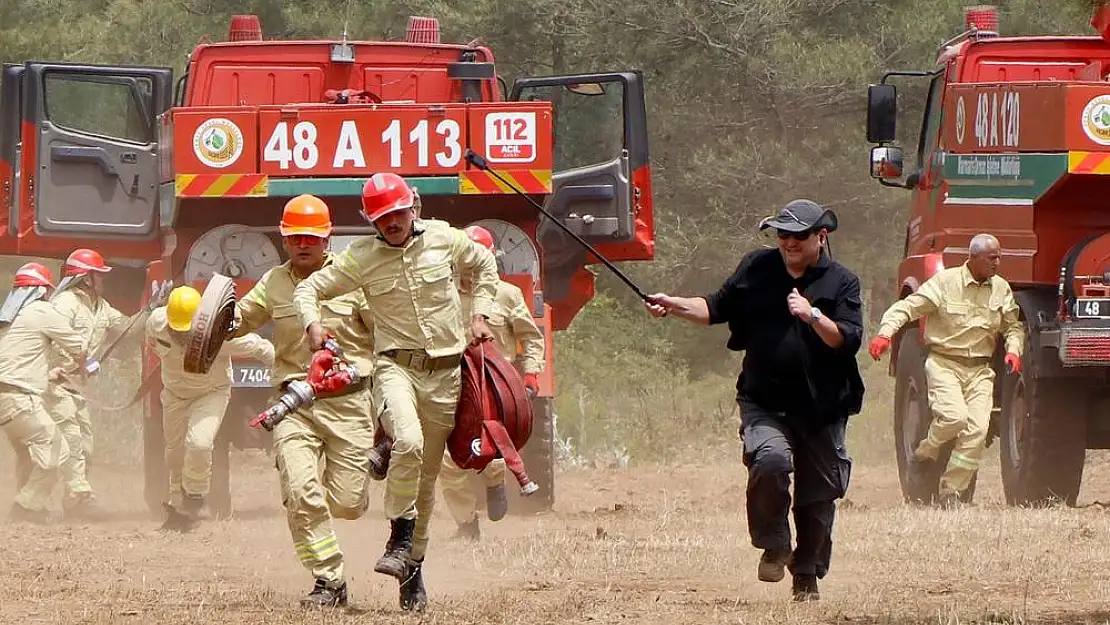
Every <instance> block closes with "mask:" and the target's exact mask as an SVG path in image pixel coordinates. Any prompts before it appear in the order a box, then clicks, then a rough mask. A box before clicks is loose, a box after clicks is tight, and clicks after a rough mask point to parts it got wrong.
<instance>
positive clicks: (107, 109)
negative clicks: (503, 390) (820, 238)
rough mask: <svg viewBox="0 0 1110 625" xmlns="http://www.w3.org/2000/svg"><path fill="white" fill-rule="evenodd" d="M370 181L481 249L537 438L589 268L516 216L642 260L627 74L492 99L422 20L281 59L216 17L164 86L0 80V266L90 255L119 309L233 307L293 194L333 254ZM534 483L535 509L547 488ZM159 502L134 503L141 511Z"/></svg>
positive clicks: (569, 244) (32, 72)
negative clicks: (541, 351) (511, 333)
mask: <svg viewBox="0 0 1110 625" xmlns="http://www.w3.org/2000/svg"><path fill="white" fill-rule="evenodd" d="M468 151H469V152H473V153H475V154H477V155H478V156H481V157H483V158H484V159H485V160H486V162H487V163H488V164H489V168H490V170H492V173H491V171H485V170H483V169H479V168H478V167H476V166H475V165H474V164H473V163H472V162H471V161H470V160H468V159H467V153H468ZM379 171H390V172H395V173H398V174H399V175H401V176H403V177H405V179H406V180H407V181H408V182H409V183H410V184H411V185H413V186H415V187H416V188H417V189H418V191H419V193H420V195H421V198H422V215H423V216H425V217H432V218H436V219H442V220H446V221H449V222H451V223H452V224H453V225H456V226H458V227H464V226H466V225H470V224H473V223H477V224H480V225H484V226H486V227H487V228H488V229H490V230H491V231H492V232H493V234H494V237H495V242H496V243H497V245H498V248H499V250H500V256H499V264H500V266H501V269H502V273H503V277H504V278H505V279H506V280H509V281H511V282H513V283H514V284H517V285H518V286H520V287H521V289H522V291H523V292H524V294H525V297H526V301H527V302H528V303H529V304H530V307H531V309H532V313H533V317H534V319H535V320H536V323H537V324H538V325H539V326H540V327H541V328H542V329H543V331H544V333H545V335H546V336H547V337H548V338H547V353H548V362H547V368H546V370H545V372H544V374H543V375H542V376H541V379H540V385H541V393H540V395H541V400H542V402H546V403H545V404H544V405H543V406H541V407H540V409H539V410H538V411H537V418H538V419H539V420H541V421H542V419H541V418H540V413H545V414H546V415H547V416H546V417H544V418H545V419H546V420H547V421H551V420H552V418H553V409H552V407H551V403H552V397H553V393H554V390H555V366H554V365H555V363H554V360H553V353H554V349H553V344H552V343H551V336H552V333H553V332H555V331H558V330H562V329H564V328H566V327H568V325H569V324H570V323H571V321H572V320H573V319H574V317H575V315H576V314H577V313H578V311H579V310H581V308H582V307H583V306H584V305H585V304H586V303H588V302H589V301H590V299H591V298H592V297H593V295H594V282H595V277H596V273H595V271H594V270H593V269H592V267H591V266H590V265H592V264H594V263H597V262H599V261H598V259H597V258H594V257H593V256H592V255H591V254H590V253H588V252H586V251H585V250H584V249H583V248H582V246H581V245H580V244H579V243H577V242H576V241H575V240H574V239H573V238H572V237H570V236H568V235H567V234H566V232H564V231H563V229H562V228H559V227H557V226H556V225H555V224H553V223H552V222H551V221H550V219H549V218H548V217H546V216H544V215H541V214H540V213H539V212H538V211H536V210H535V208H534V207H532V206H531V205H530V204H529V203H528V201H527V200H526V198H525V197H524V196H527V197H531V198H533V199H535V200H536V201H537V202H540V203H541V204H542V205H543V206H544V207H545V210H546V211H547V212H548V213H549V214H550V216H551V217H552V218H554V219H555V220H558V221H559V222H561V223H562V224H563V225H564V226H566V227H567V228H568V229H570V230H571V231H572V232H575V233H576V234H578V235H579V236H581V237H582V238H583V239H585V240H586V241H588V242H589V243H590V244H591V245H593V246H594V247H595V248H596V249H597V250H598V252H599V253H601V254H604V255H606V257H607V258H608V259H609V260H612V261H639V260H651V259H652V258H653V257H654V218H653V212H652V192H651V166H650V160H649V153H648V137H647V116H646V104H645V97H644V81H643V77H642V74H641V73H640V72H638V71H635V70H629V71H624V70H621V71H613V72H607V73H600V74H581V75H571V76H545V77H530V78H518V79H516V80H515V81H513V82H512V83H511V84H510V83H508V82H507V81H506V80H505V79H504V78H503V77H501V76H500V75H498V74H497V72H496V69H495V65H494V59H493V53H492V51H491V50H490V49H489V48H487V47H485V46H478V45H464V44H451V43H443V42H441V41H440V40H439V27H438V22H436V21H435V20H434V19H431V18H410V21H409V28H408V31H407V34H406V36H405V38H404V39H400V40H395V41H354V40H347V39H345V38H344V39H339V40H314V41H280V40H273V39H266V38H265V37H263V35H262V29H261V24H260V23H259V21H258V19H257V17H255V16H235V17H233V18H232V21H231V25H230V28H229V36H228V40H227V41H222V42H202V43H200V44H198V45H197V46H196V47H195V48H194V49H193V51H192V53H191V54H190V55H189V59H188V62H187V65H186V68H185V71H184V72H183V74H182V75H181V76H180V77H178V78H176V79H175V78H174V76H173V71H172V70H171V69H170V68H163V67H124V66H102V65H83V64H63V63H39V62H31V63H26V64H23V65H6V66H4V68H3V74H2V78H0V189H3V193H4V194H3V195H0V253H4V254H18V255H35V256H47V257H54V258H62V257H64V256H65V255H66V254H68V253H69V251H71V250H72V249H73V248H74V247H78V246H88V247H94V248H96V249H98V250H101V251H102V252H103V253H104V255H105V256H106V257H107V258H108V259H109V261H110V262H112V263H113V264H115V265H116V266H122V267H132V268H133V271H132V272H131V273H128V272H127V271H125V272H123V273H122V274H121V279H120V280H119V281H118V282H119V286H118V294H119V297H121V298H123V299H124V300H126V301H127V304H129V305H131V306H137V305H138V304H139V303H140V302H141V301H145V298H146V297H147V296H148V295H149V294H150V293H151V292H152V290H153V288H154V287H156V286H157V284H159V283H160V282H161V281H163V280H173V282H174V283H175V284H180V283H189V284H194V285H196V286H197V287H198V288H202V289H203V287H204V285H205V284H206V283H207V280H208V279H209V278H210V277H211V276H212V275H213V273H215V272H219V273H221V274H223V275H226V276H229V277H231V278H233V279H234V280H235V281H236V285H237V290H238V292H239V294H240V295H242V294H243V293H245V292H246V290H247V289H249V288H250V287H251V285H252V284H253V283H254V281H255V280H257V279H258V278H260V277H261V276H262V274H263V273H264V272H265V271H266V270H268V269H269V268H270V267H272V266H274V265H277V264H279V263H281V262H284V260H285V258H284V256H285V255H284V252H283V250H282V247H281V241H280V236H279V235H278V233H277V223H278V221H279V219H280V215H281V210H282V207H283V206H284V204H285V202H286V201H287V200H288V199H289V198H291V197H293V196H296V195H298V194H301V193H312V194H315V195H318V196H320V197H322V198H324V200H325V201H327V202H328V205H329V206H330V208H331V211H332V218H333V222H334V223H335V224H336V227H335V235H336V236H335V240H334V241H333V248H334V246H335V244H336V243H338V242H340V241H342V240H349V239H344V238H345V237H351V236H358V235H364V234H368V233H371V232H372V231H373V229H372V227H371V226H370V225H369V224H367V223H366V222H365V221H364V220H363V218H362V217H361V215H360V212H359V208H360V195H361V188H362V184H363V183H364V181H365V180H366V179H367V178H368V177H369V176H370V175H372V174H373V173H375V172H379ZM495 174H496V175H495ZM113 273H115V272H113ZM123 278H126V279H123ZM267 376H268V372H267V371H265V370H264V367H261V366H260V365H258V364H257V363H237V369H236V376H235V385H236V387H237V388H236V389H235V392H234V393H233V401H232V403H233V406H232V408H229V412H228V415H229V417H230V416H231V415H232V414H236V415H238V413H239V412H250V411H254V412H258V411H260V410H261V409H263V408H264V407H265V405H264V403H265V402H266V401H268V400H269V399H270V398H269V396H268V393H269V392H270V391H269V389H268V384H267V383H266V380H267V379H268V378H267ZM156 403H157V402H156V401H155V402H148V406H147V411H148V416H147V419H146V425H147V426H149V427H148V428H147V430H148V431H149V432H150V434H149V435H148V437H147V438H148V441H147V442H148V456H150V457H151V458H153V456H155V455H156V454H157V449H158V448H159V445H160V429H158V431H155V429H156V426H157V425H159V424H160V414H159V410H158V407H157V406H156V405H154V404H156ZM243 406H246V408H243ZM232 420H233V419H231V418H229V419H227V420H225V428H224V429H225V430H227V429H228V428H229V427H231V426H227V425H226V423H227V422H228V421H232ZM238 420H239V419H238V416H236V417H235V418H234V421H236V422H238ZM243 423H245V420H244V421H243ZM235 427H238V426H235ZM245 430H249V428H245ZM534 432H536V434H534V435H533V438H534V439H535V440H537V441H538V442H537V443H536V444H535V445H529V446H528V447H531V448H532V450H533V451H535V450H542V449H543V448H544V447H546V448H547V452H545V453H547V456H546V457H543V458H541V459H540V460H537V461H536V463H543V464H549V465H550V464H551V463H552V462H553V460H552V458H551V457H550V456H551V454H550V453H549V452H550V447H551V443H552V440H551V438H552V436H553V432H552V429H551V425H550V423H547V425H546V426H545V425H543V424H542V423H541V424H540V425H538V426H537V427H536V428H535V429H534ZM258 436H260V435H259V434H258V433H256V432H250V431H244V429H243V428H239V429H238V430H236V431H235V432H233V433H231V434H229V435H228V438H229V439H230V440H231V443H232V444H234V445H236V446H241V447H244V448H256V447H264V446H265V443H264V442H263V441H259V440H258ZM528 451H529V450H528V449H525V454H526V456H527V453H528ZM148 460H150V458H148ZM526 460H527V457H526ZM148 464H149V463H148ZM537 472H538V473H540V474H541V478H539V479H537V482H540V485H541V489H543V490H545V491H546V494H545V495H544V497H550V496H551V493H552V491H553V482H551V483H549V484H546V485H545V484H543V483H542V482H541V479H543V478H542V473H543V471H542V470H541V469H539V468H532V467H530V473H537ZM549 472H551V473H553V467H551V470H550V471H549ZM533 477H535V475H534V476H533ZM548 480H553V477H552V478H548ZM151 483H152V484H154V487H152V488H155V490H157V485H158V484H159V483H160V482H159V480H158V479H156V476H154V477H152V476H151V475H148V484H151ZM148 491H149V489H148ZM157 497H158V494H157V493H154V492H153V491H149V492H148V503H151V505H152V506H153V505H154V502H155V501H156V500H157ZM541 499H543V498H541ZM544 500H545V501H546V502H547V505H550V503H551V501H553V500H552V499H544Z"/></svg>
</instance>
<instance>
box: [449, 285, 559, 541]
mask: <svg viewBox="0 0 1110 625" xmlns="http://www.w3.org/2000/svg"><path fill="white" fill-rule="evenodd" d="M459 295H460V297H461V299H462V306H463V310H465V311H467V312H468V314H469V311H470V310H471V295H470V293H468V292H466V291H464V290H462V289H461V288H460V289H459ZM465 319H467V320H469V319H470V317H465ZM486 325H488V326H489V329H490V332H492V333H493V342H494V345H496V347H497V351H498V352H499V353H500V354H501V355H502V356H505V357H506V358H508V359H509V360H510V361H513V362H515V363H517V366H518V367H519V368H520V370H521V371H523V372H524V373H526V374H527V373H539V372H540V371H543V366H544V340H543V333H542V332H540V329H539V327H537V326H536V321H535V320H534V319H533V318H532V311H530V310H529V309H528V305H527V304H525V303H524V293H522V292H521V290H520V288H518V287H517V286H516V285H515V284H512V283H511V282H506V281H504V280H500V281H498V283H497V294H496V295H494V298H493V307H492V308H491V309H490V314H489V320H488V321H487V322H486ZM518 347H519V348H520V349H519V350H518ZM518 351H519V352H520V353H519V357H518V353H517V352H518ZM479 475H481V476H482V481H483V482H484V483H485V486H486V488H487V489H489V488H495V487H497V486H500V485H502V484H504V483H505V460H504V459H502V458H498V459H497V460H494V461H493V462H490V463H489V464H488V465H486V468H485V469H483V470H482V472H481V473H480V474H479ZM473 477H474V475H473V474H472V472H471V471H467V470H464V469H460V468H459V467H458V465H456V464H455V463H454V462H453V461H452V460H451V454H449V453H445V454H443V466H442V467H441V468H440V471H439V483H440V484H441V485H442V487H443V498H444V500H445V501H446V502H447V509H448V510H450V511H451V516H453V517H454V518H455V522H456V523H458V524H459V525H464V524H467V523H470V522H472V521H474V520H475V519H476V518H477V516H478V512H477V507H478V501H477V499H476V498H475V496H474V488H473V486H472V485H471V478H473Z"/></svg>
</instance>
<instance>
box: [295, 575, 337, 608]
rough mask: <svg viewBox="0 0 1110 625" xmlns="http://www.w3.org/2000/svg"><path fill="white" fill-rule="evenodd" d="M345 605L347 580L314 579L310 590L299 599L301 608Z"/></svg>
mask: <svg viewBox="0 0 1110 625" xmlns="http://www.w3.org/2000/svg"><path fill="white" fill-rule="evenodd" d="M345 605H347V582H345V581H341V582H329V581H327V580H323V579H319V578H317V579H316V585H315V586H313V587H312V592H310V593H308V596H307V597H305V598H304V599H301V607H302V608H335V607H342V606H345Z"/></svg>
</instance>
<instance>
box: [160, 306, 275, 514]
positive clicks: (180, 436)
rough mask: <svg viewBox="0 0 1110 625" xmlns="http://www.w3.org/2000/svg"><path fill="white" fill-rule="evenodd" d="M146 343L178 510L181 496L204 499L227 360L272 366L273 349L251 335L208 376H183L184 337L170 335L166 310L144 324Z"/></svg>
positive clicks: (225, 397) (229, 348)
mask: <svg viewBox="0 0 1110 625" xmlns="http://www.w3.org/2000/svg"><path fill="white" fill-rule="evenodd" d="M146 337H147V341H148V342H149V343H150V344H151V346H152V347H153V349H154V353H156V354H157V355H158V358H159V360H161V363H162V365H161V368H162V392H161V394H160V398H161V400H162V427H163V432H164V438H165V444H166V451H165V458H166V468H167V471H168V473H169V502H168V503H169V504H170V506H172V507H174V508H177V509H180V508H181V507H182V503H183V498H184V497H186V496H191V497H196V498H203V497H207V496H208V492H209V489H210V486H211V484H212V448H213V446H214V444H215V441H216V434H217V433H218V432H219V431H220V424H222V423H223V420H224V414H225V413H226V412H227V405H228V402H230V401H231V376H232V366H231V359H232V358H234V357H241V358H251V359H254V360H258V361H261V362H263V363H265V364H266V365H271V364H272V363H273V361H274V347H273V345H271V344H270V342H269V341H267V340H266V339H264V338H262V337H260V336H258V335H257V334H254V333H251V334H246V335H244V336H242V337H240V338H235V339H232V340H230V341H227V343H226V344H225V345H223V346H222V347H221V348H220V352H219V354H217V356H216V359H215V361H214V362H213V363H212V367H211V368H210V369H209V370H208V373H189V372H187V371H185V346H186V342H187V340H188V333H187V332H174V331H173V330H171V329H170V326H169V323H168V321H167V319H166V307H165V306H161V307H159V308H155V309H154V311H153V312H151V313H150V317H148V318H147V320H146Z"/></svg>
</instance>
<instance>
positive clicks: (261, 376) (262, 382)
mask: <svg viewBox="0 0 1110 625" xmlns="http://www.w3.org/2000/svg"><path fill="white" fill-rule="evenodd" d="M231 385H232V386H234V387H240V388H241V387H248V388H268V387H269V386H270V368H269V367H263V366H260V365H235V367H234V369H232V378H231Z"/></svg>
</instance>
